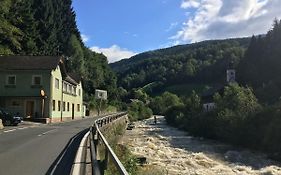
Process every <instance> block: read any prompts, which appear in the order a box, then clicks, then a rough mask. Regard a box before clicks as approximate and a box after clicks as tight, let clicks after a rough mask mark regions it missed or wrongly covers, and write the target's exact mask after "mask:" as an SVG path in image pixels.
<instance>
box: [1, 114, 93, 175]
mask: <svg viewBox="0 0 281 175" xmlns="http://www.w3.org/2000/svg"><path fill="white" fill-rule="evenodd" d="M93 121H94V119H93V118H86V119H82V120H76V121H71V122H66V123H60V124H51V125H38V126H35V127H34V126H33V127H24V128H22V129H14V128H13V129H10V130H7V129H6V130H5V131H0V174H1V175H18V174H21V175H25V174H26V175H40V174H59V175H64V174H69V173H70V171H71V167H72V163H73V161H74V159H75V155H76V151H77V148H78V147H79V143H80V141H81V139H82V137H83V135H84V134H85V133H86V132H87V131H88V128H89V127H90V125H91V124H92V123H93Z"/></svg>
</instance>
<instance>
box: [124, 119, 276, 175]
mask: <svg viewBox="0 0 281 175" xmlns="http://www.w3.org/2000/svg"><path fill="white" fill-rule="evenodd" d="M153 122H154V120H153V118H150V119H147V120H143V121H139V122H136V123H135V128H134V129H133V130H127V131H126V133H125V135H124V137H123V139H122V140H121V144H124V145H126V146H127V147H128V148H129V149H130V150H131V151H132V153H133V154H134V155H136V156H144V157H146V158H147V164H148V165H155V166H157V167H158V168H159V169H161V170H162V171H163V172H164V174H168V175H193V174H194V175H195V174H196V175H237V174H238V175H281V165H280V163H277V162H274V161H272V160H270V159H267V157H266V155H265V154H261V153H257V152H252V151H250V150H246V149H237V148H235V147H233V146H230V145H227V144H223V143H220V142H216V141H213V140H207V139H202V138H196V137H192V136H190V135H188V134H187V133H186V132H184V131H180V130H178V129H176V128H173V127H170V126H168V125H167V124H166V122H165V119H164V117H163V116H157V122H158V123H157V124H156V125H154V124H153Z"/></svg>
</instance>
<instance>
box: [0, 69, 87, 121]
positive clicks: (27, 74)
mask: <svg viewBox="0 0 281 175" xmlns="http://www.w3.org/2000/svg"><path fill="white" fill-rule="evenodd" d="M7 75H16V85H15V86H7V85H6V77H7ZM33 75H40V76H41V77H42V78H41V86H33V85H32V76H33ZM56 79H58V80H59V88H57V87H56V86H55V81H56ZM63 82H64V81H63V80H62V74H61V70H60V67H59V66H57V68H56V69H55V70H51V71H47V70H43V71H42V70H41V71H40V70H38V71H34V70H32V71H27V70H24V71H13V72H9V71H5V72H0V107H3V108H5V109H7V110H8V111H9V112H11V113H14V114H15V113H19V114H20V115H21V116H23V117H29V116H27V112H26V111H27V103H30V102H31V103H33V109H34V111H33V114H32V116H31V117H32V118H42V100H43V98H42V97H41V95H40V91H41V90H44V92H45V96H46V97H45V98H44V116H43V118H49V119H48V120H51V122H52V121H54V122H58V121H61V120H71V119H77V118H81V117H83V116H84V114H83V90H82V85H81V82H80V84H78V85H77V86H76V95H75V94H72V93H68V92H63ZM79 91H80V95H79ZM59 101H60V103H61V104H60V109H58V108H59V105H58V102H59ZM53 102H55V106H54V109H53ZM63 102H65V111H63ZM68 103H69V109H68V108H67V104H68ZM72 104H74V111H73V113H72V108H73V106H72ZM78 104H79V108H80V109H79V110H78V109H77V108H78ZM47 122H48V121H47Z"/></svg>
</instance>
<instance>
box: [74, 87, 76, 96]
mask: <svg viewBox="0 0 281 175" xmlns="http://www.w3.org/2000/svg"><path fill="white" fill-rule="evenodd" d="M73 95H76V87H75V86H74V87H73Z"/></svg>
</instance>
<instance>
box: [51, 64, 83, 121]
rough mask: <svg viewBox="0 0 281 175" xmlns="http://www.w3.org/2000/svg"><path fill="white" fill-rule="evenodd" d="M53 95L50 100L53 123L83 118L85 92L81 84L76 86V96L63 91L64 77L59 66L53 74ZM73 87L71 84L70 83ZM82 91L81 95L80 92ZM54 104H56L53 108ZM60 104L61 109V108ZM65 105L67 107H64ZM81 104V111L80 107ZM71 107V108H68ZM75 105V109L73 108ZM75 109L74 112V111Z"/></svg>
mask: <svg viewBox="0 0 281 175" xmlns="http://www.w3.org/2000/svg"><path fill="white" fill-rule="evenodd" d="M51 75H52V76H51V82H50V84H51V85H52V86H51V87H52V88H51V95H52V97H51V98H50V104H51V105H50V106H49V110H50V111H51V112H50V114H51V115H50V118H51V121H52V122H58V121H61V120H63V121H65V120H71V119H77V118H81V117H82V116H83V90H82V85H81V83H80V84H78V85H77V86H76V95H75V94H73V93H70V92H66V91H64V90H63V83H64V81H63V80H62V76H61V73H60V68H59V66H58V67H57V69H56V70H53V71H52V73H51ZM56 79H58V80H59V88H57V87H56V86H55V81H56ZM68 84H69V85H71V84H70V83H68ZM79 91H80V95H79V93H78V92H79ZM53 103H54V104H55V105H54V107H53ZM59 103H60V107H59ZM64 103H65V107H64ZM78 104H79V108H80V109H79V110H78V109H77V108H78V106H77V105H78ZM68 105H69V107H68ZM73 105H74V108H73ZM73 109H74V111H73Z"/></svg>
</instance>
